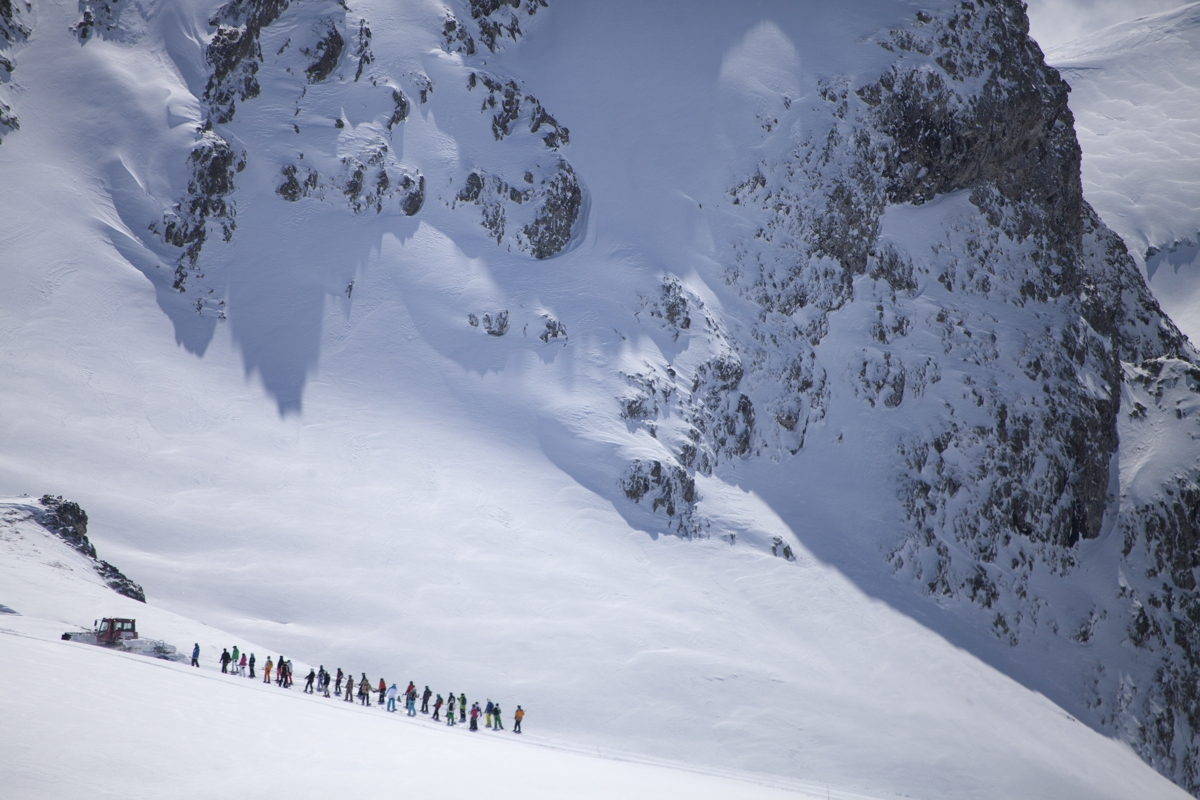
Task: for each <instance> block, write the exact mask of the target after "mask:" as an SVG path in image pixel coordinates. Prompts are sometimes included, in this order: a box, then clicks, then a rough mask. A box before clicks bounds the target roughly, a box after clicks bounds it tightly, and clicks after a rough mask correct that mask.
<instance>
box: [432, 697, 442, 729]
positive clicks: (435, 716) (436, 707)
mask: <svg viewBox="0 0 1200 800" xmlns="http://www.w3.org/2000/svg"><path fill="white" fill-rule="evenodd" d="M442 702H443V700H442V696H441V695H440V694H439V695H438V696H437V700H435V701H434V703H433V721H434V722H441V721H442V720H441V719H440V718H439V717H438V712H439V711H441V710H442Z"/></svg>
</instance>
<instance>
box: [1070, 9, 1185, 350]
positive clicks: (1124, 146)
mask: <svg viewBox="0 0 1200 800" xmlns="http://www.w3.org/2000/svg"><path fill="white" fill-rule="evenodd" d="M1047 57H1048V59H1049V60H1050V62H1051V63H1052V64H1054V65H1055V66H1057V67H1058V68H1059V69H1060V70H1062V72H1063V76H1064V78H1066V80H1068V81H1069V82H1070V84H1071V87H1072V94H1071V108H1072V109H1073V110H1074V112H1075V117H1076V119H1077V126H1076V127H1077V129H1078V132H1079V140H1080V144H1081V145H1082V147H1083V173H1082V174H1083V187H1084V192H1085V193H1086V194H1087V196H1088V197H1089V198H1090V199H1091V202H1092V204H1093V205H1094V206H1095V207H1096V209H1097V210H1098V211H1099V212H1100V216H1101V217H1103V218H1104V220H1105V222H1106V223H1107V224H1108V225H1109V226H1110V227H1112V229H1113V230H1114V231H1116V232H1117V233H1118V234H1120V236H1121V238H1122V239H1124V240H1125V242H1126V243H1127V244H1128V245H1129V246H1130V247H1131V248H1133V250H1134V255H1135V257H1136V258H1137V259H1138V260H1139V262H1141V263H1142V264H1143V265H1144V266H1145V270H1146V274H1147V276H1148V278H1149V281H1150V286H1151V288H1152V289H1153V290H1154V293H1155V295H1156V296H1157V297H1158V298H1159V300H1160V302H1161V303H1162V304H1163V308H1164V309H1166V311H1167V312H1168V313H1169V314H1170V315H1171V318H1172V319H1174V320H1175V321H1176V322H1178V323H1179V326H1180V327H1181V328H1182V329H1183V330H1184V332H1185V333H1187V334H1188V336H1189V337H1191V338H1192V339H1195V338H1196V337H1198V336H1200V297H1197V291H1198V289H1197V286H1200V281H1198V277H1200V3H1192V4H1190V5H1187V6H1184V7H1183V8H1179V9H1176V10H1174V11H1169V12H1165V13H1162V14H1155V15H1153V16H1149V17H1142V18H1139V19H1135V20H1131V21H1129V22H1125V23H1122V24H1120V25H1114V26H1112V27H1111V28H1107V29H1105V30H1103V31H1099V32H1097V33H1095V34H1092V35H1091V36H1088V37H1085V38H1083V39H1080V40H1079V41H1077V42H1071V43H1070V44H1066V45H1063V46H1062V47H1059V48H1056V49H1055V50H1054V51H1052V52H1050V53H1049V54H1048V56H1047Z"/></svg>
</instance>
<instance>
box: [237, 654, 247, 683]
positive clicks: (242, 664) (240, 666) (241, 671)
mask: <svg viewBox="0 0 1200 800" xmlns="http://www.w3.org/2000/svg"><path fill="white" fill-rule="evenodd" d="M238 675H240V676H242V677H243V678H244V677H246V654H245V653H242V660H241V661H239V662H238Z"/></svg>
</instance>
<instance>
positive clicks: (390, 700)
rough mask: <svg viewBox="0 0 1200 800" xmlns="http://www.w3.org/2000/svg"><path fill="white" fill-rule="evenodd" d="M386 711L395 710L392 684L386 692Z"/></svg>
mask: <svg viewBox="0 0 1200 800" xmlns="http://www.w3.org/2000/svg"><path fill="white" fill-rule="evenodd" d="M387 710H388V711H395V710H396V684H394V683H393V684H392V685H391V686H389V687H388V690H387Z"/></svg>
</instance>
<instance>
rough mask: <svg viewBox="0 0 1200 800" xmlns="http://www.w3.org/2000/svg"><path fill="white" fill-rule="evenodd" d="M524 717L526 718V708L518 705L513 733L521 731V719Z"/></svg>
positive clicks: (514, 717)
mask: <svg viewBox="0 0 1200 800" xmlns="http://www.w3.org/2000/svg"><path fill="white" fill-rule="evenodd" d="M523 719H525V709H523V708H521V707H520V706H517V710H516V712H515V713H514V714H513V733H520V732H521V720H523Z"/></svg>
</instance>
